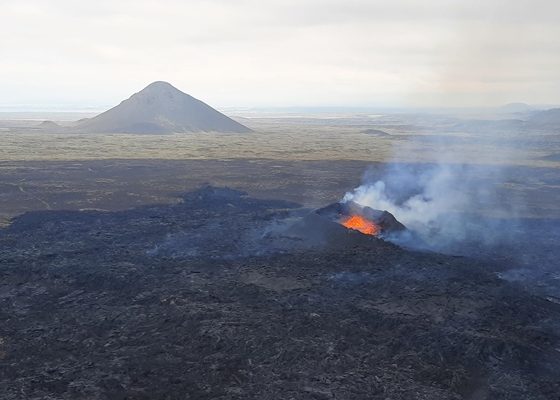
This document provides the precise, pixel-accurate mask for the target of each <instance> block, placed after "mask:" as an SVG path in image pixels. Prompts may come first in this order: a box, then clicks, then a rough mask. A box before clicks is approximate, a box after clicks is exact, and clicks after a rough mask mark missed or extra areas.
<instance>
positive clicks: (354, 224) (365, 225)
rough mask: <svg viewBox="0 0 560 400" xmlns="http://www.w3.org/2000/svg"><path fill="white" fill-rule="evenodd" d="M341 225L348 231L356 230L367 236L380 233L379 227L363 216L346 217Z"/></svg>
mask: <svg viewBox="0 0 560 400" xmlns="http://www.w3.org/2000/svg"><path fill="white" fill-rule="evenodd" d="M341 224H342V225H344V226H345V227H346V228H348V229H354V230H356V231H360V232H362V233H364V234H366V235H377V234H378V233H379V227H378V226H377V225H375V224H374V223H373V222H371V221H370V220H368V219H365V218H364V217H362V216H361V215H351V216H349V217H346V218H345V219H343V220H342V222H341Z"/></svg>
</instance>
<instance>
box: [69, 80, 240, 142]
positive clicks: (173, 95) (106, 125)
mask: <svg viewBox="0 0 560 400" xmlns="http://www.w3.org/2000/svg"><path fill="white" fill-rule="evenodd" d="M77 129H78V130H79V131H82V132H91V133H182V132H239V133H243V132H250V131H251V130H250V129H249V128H247V127H246V126H244V125H241V124H240V123H238V122H236V121H234V120H233V119H231V118H229V117H227V116H225V115H224V114H222V113H220V112H219V111H216V110H215V109H213V108H212V107H210V106H209V105H207V104H205V103H203V102H202V101H200V100H197V99H195V98H194V97H192V96H190V95H188V94H186V93H183V92H181V91H180V90H178V89H176V88H175V87H173V86H172V85H170V84H169V83H167V82H154V83H151V84H150V85H148V86H147V87H146V88H145V89H143V90H142V91H140V92H138V93H136V94H134V95H132V96H131V97H130V98H129V99H127V100H124V101H123V102H121V103H120V104H119V105H118V106H116V107H113V108H111V109H110V110H108V111H105V112H104V113H102V114H99V115H98V116H96V117H94V118H90V119H88V120H85V121H82V122H81V123H79V124H78V125H77Z"/></svg>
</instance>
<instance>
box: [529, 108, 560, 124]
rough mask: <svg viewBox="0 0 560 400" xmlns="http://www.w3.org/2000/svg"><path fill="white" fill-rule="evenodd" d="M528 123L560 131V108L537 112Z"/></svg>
mask: <svg viewBox="0 0 560 400" xmlns="http://www.w3.org/2000/svg"><path fill="white" fill-rule="evenodd" d="M528 122H529V123H530V124H532V125H538V126H543V127H551V128H559V129H560V108H551V109H550V110H545V111H539V112H536V113H535V114H533V115H532V116H531V118H529V121H528Z"/></svg>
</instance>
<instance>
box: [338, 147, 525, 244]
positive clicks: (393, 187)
mask: <svg viewBox="0 0 560 400" xmlns="http://www.w3.org/2000/svg"><path fill="white" fill-rule="evenodd" d="M444 157H445V158H444V160H445V161H442V162H440V163H438V164H429V165H426V164H401V163H393V164H389V165H388V166H387V168H386V170H385V172H384V173H383V174H382V175H381V176H379V175H378V174H377V175H375V174H374V173H373V172H372V171H368V172H367V173H366V174H365V176H364V179H363V182H364V183H363V184H362V185H361V186H359V187H357V188H356V189H354V190H353V191H351V192H348V193H346V195H345V196H344V198H343V201H344V202H348V201H353V202H356V203H358V204H361V205H363V206H367V207H371V208H374V209H379V210H387V211H388V212H390V213H391V214H393V215H394V216H395V217H396V218H397V219H398V220H399V221H401V222H402V223H403V224H404V225H405V226H406V227H407V228H409V230H410V231H411V232H413V235H410V233H409V232H397V233H395V234H393V235H389V236H387V238H388V239H389V240H391V241H393V242H395V243H398V244H403V245H406V246H410V247H416V248H428V249H431V250H437V251H459V252H461V251H462V250H463V249H465V248H466V247H468V246H470V245H473V244H475V245H476V246H486V247H489V246H494V245H496V244H501V243H504V242H509V240H510V234H511V227H512V226H514V225H515V226H517V225H518V221H517V217H518V214H519V212H520V210H521V209H522V208H523V202H522V201H520V199H518V198H516V197H515V196H509V197H507V196H504V195H503V193H500V190H501V187H502V186H503V183H504V182H505V181H507V179H508V172H507V171H506V170H505V169H504V168H502V167H500V166H482V165H476V164H472V165H470V164H469V165H467V164H452V163H449V162H447V160H449V159H450V158H451V157H450V155H445V154H444ZM440 158H441V157H440ZM506 225H507V227H506Z"/></svg>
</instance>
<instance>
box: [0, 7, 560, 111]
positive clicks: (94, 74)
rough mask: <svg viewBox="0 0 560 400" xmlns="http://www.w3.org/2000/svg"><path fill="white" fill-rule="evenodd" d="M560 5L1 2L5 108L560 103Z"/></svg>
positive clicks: (1, 99)
mask: <svg viewBox="0 0 560 400" xmlns="http://www.w3.org/2000/svg"><path fill="white" fill-rule="evenodd" d="M559 19H560V1H556V0H532V1H529V0H510V1H499V0H496V1H492V0H486V1H479V0H468V1H463V0H458V1H453V0H414V1H413V0H387V1H377V0H182V1H180V0H158V1H155V0H87V1H86V0H83V1H78V0H0V57H1V59H0V107H2V106H4V107H5V106H18V105H19V106H21V107H27V106H32V107H63V108H73V107H85V106H93V107H103V106H105V105H112V104H115V103H117V102H119V101H120V100H122V99H123V98H126V97H128V96H129V95H130V94H132V93H133V92H135V91H138V90H140V89H141V88H143V87H144V86H146V85H147V84H148V83H150V82H151V81H154V80H165V81H169V82H170V83H172V84H173V85H175V86H177V87H178V88H179V89H181V90H183V91H185V92H187V93H189V94H192V95H193V96H195V97H198V98H200V99H202V100H204V101H206V102H208V103H210V104H212V105H214V106H218V107H228V106H229V107H236V106H237V107H243V106H257V107H258V106H312V105H315V106H406V105H412V106H441V105H444V106H476V105H497V104H502V103H507V102H512V101H525V102H530V103H560V23H559V22H558V21H559Z"/></svg>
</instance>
